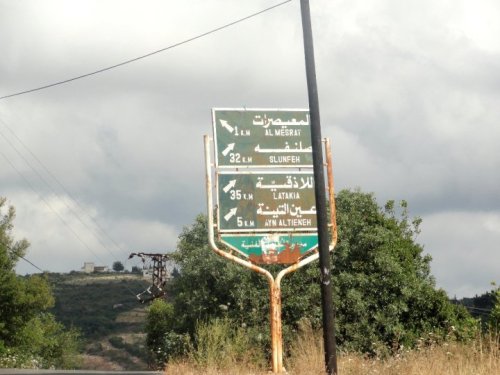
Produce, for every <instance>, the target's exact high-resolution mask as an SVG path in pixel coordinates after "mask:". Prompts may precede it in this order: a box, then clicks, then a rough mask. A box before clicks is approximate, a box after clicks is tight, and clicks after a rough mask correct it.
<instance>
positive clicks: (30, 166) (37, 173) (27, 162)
mask: <svg viewBox="0 0 500 375" xmlns="http://www.w3.org/2000/svg"><path fill="white" fill-rule="evenodd" d="M0 122H2V123H3V124H4V125H5V126H6V127H7V129H9V130H10V132H11V133H12V134H13V135H14V136H15V137H16V139H17V140H18V141H19V142H20V143H21V144H22V145H23V146H24V147H25V148H26V149H27V150H28V151H29V152H30V154H31V155H32V156H33V157H34V158H35V159H36V160H37V161H38V162H39V163H40V164H41V165H42V166H43V167H44V168H45V171H46V172H48V173H49V175H50V176H51V177H52V178H53V179H55V180H56V181H57V182H58V184H59V186H61V187H62V188H63V190H64V192H65V193H66V194H67V195H68V197H69V198H70V199H71V200H72V201H73V202H74V203H75V205H76V206H78V208H80V210H81V211H82V212H84V210H83V208H82V207H81V206H80V204H79V203H78V202H77V201H76V199H74V198H73V197H72V196H71V194H69V192H68V191H67V189H65V188H64V186H63V185H62V184H61V183H60V182H59V180H57V179H56V177H55V176H54V175H53V174H52V173H50V171H48V169H47V168H46V167H45V166H44V165H43V163H42V162H41V161H40V159H39V158H37V157H36V156H35V155H34V154H33V153H32V152H31V151H30V150H29V149H28V148H27V146H26V145H25V144H24V143H23V142H21V140H20V139H19V138H18V137H17V136H16V135H15V133H14V132H13V131H12V130H11V129H10V127H9V126H7V124H6V123H5V121H3V120H2V119H1V118H0ZM0 136H1V137H2V138H3V139H4V140H5V141H6V142H7V143H8V144H9V146H10V147H11V148H12V149H13V150H14V151H15V152H16V153H17V154H18V155H19V157H21V159H23V160H24V162H25V163H26V165H28V167H29V168H31V170H32V171H33V172H35V174H36V175H37V176H38V178H39V179H40V180H41V181H42V182H43V183H44V184H45V186H47V187H48V188H49V190H51V191H52V192H53V193H54V195H55V196H56V197H57V198H59V199H61V202H62V203H63V204H64V205H65V206H66V208H67V209H68V210H69V212H71V213H72V214H73V216H74V217H75V218H76V219H77V220H78V221H79V222H80V223H81V224H82V225H83V226H84V227H85V228H87V230H88V231H89V232H91V233H92V234H94V236H95V237H96V239H97V240H98V241H99V243H100V244H101V245H102V247H103V248H104V249H105V250H106V251H107V252H108V253H109V254H110V255H111V256H112V257H113V258H115V260H119V259H118V258H117V257H116V256H115V254H113V252H111V250H109V249H108V247H107V246H106V244H105V243H104V242H103V241H102V239H101V237H100V236H98V235H96V233H94V231H93V230H92V228H90V227H89V226H88V224H87V223H86V222H85V221H84V220H82V218H81V217H80V215H78V213H77V212H76V211H75V210H74V209H73V208H72V207H71V206H70V205H69V204H68V203H66V201H65V200H64V199H62V198H61V197H60V195H59V194H58V193H57V192H56V191H55V189H54V188H53V187H52V185H50V184H49V182H48V181H47V179H46V178H45V177H44V176H43V175H42V174H41V173H40V172H39V171H38V170H37V169H36V168H35V167H34V166H33V164H32V163H31V162H30V161H29V160H28V159H26V158H25V157H24V155H23V154H22V153H21V152H20V151H19V149H18V148H17V147H16V146H15V145H14V144H13V143H12V142H11V141H10V140H9V139H8V138H7V137H6V136H5V134H4V133H3V132H2V131H0ZM87 216H88V217H90V218H91V219H92V220H93V221H94V223H95V224H97V222H96V221H95V220H94V219H93V218H92V217H91V216H90V215H88V214H87ZM97 227H98V228H99V229H100V231H101V232H102V233H104V235H105V236H106V237H107V238H108V239H110V237H109V236H108V235H107V233H106V232H105V231H104V230H103V229H102V228H101V227H100V226H99V225H98V224H97ZM110 240H111V241H112V242H113V244H114V245H115V246H117V248H118V249H119V250H122V249H121V248H120V247H119V246H118V244H116V242H115V241H113V240H112V239H110Z"/></svg>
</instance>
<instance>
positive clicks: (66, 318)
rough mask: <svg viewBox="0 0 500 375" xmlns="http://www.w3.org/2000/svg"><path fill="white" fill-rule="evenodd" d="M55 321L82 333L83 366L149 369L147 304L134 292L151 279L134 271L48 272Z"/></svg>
mask: <svg viewBox="0 0 500 375" xmlns="http://www.w3.org/2000/svg"><path fill="white" fill-rule="evenodd" d="M49 280H50V283H51V284H52V288H53V292H54V296H55V299H56V304H55V306H54V308H53V309H52V312H53V313H54V314H55V316H56V318H57V320H58V321H60V322H61V323H63V324H64V325H65V326H67V327H75V328H77V329H79V330H80V331H81V333H82V338H83V343H84V356H83V363H82V366H81V367H82V368H85V369H96V370H97V369H98V370H120V369H126V370H145V369H147V362H146V352H145V346H144V340H145V335H144V333H143V327H144V321H145V317H146V308H147V306H146V305H142V304H140V303H139V302H138V300H137V299H136V297H135V295H136V294H137V293H139V292H142V291H143V290H144V289H145V288H146V287H147V286H148V285H149V284H148V281H147V280H145V279H143V278H142V277H141V276H140V275H136V274H116V273H107V274H82V273H71V274H50V275H49Z"/></svg>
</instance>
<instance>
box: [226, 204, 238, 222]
mask: <svg viewBox="0 0 500 375" xmlns="http://www.w3.org/2000/svg"><path fill="white" fill-rule="evenodd" d="M236 211H238V207H235V208H231V209H230V210H229V212H228V213H227V214H226V215H225V216H224V220H226V221H229V219H231V218H232V217H233V216H234V215H236Z"/></svg>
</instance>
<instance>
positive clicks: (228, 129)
mask: <svg viewBox="0 0 500 375" xmlns="http://www.w3.org/2000/svg"><path fill="white" fill-rule="evenodd" d="M219 121H220V124H221V125H222V127H223V128H225V129H226V130H227V131H228V132H229V133H233V131H234V128H233V127H232V126H231V125H229V123H228V122H227V121H226V120H219Z"/></svg>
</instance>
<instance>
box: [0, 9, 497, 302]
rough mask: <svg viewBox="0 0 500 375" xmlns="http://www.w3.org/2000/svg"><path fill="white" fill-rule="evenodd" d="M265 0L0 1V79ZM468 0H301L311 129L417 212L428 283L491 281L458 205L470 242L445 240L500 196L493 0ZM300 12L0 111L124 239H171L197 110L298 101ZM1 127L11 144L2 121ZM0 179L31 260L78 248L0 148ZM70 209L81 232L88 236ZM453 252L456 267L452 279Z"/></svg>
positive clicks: (199, 205) (193, 166)
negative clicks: (312, 67)
mask: <svg viewBox="0 0 500 375" xmlns="http://www.w3.org/2000/svg"><path fill="white" fill-rule="evenodd" d="M270 4H271V3H270V2H268V1H239V2H237V3H236V2H232V1H227V0H213V1H205V2H200V1H195V0H189V1H185V2H182V4H178V5H176V6H172V5H171V4H168V5H167V4H166V3H164V2H162V1H152V2H149V3H148V6H144V4H142V3H140V2H133V1H107V2H104V3H103V2H100V1H85V2H71V6H70V4H69V3H68V2H64V1H58V0H49V1H45V2H43V4H41V3H39V2H36V1H26V2H15V3H14V2H8V1H2V0H0V45H2V56H3V57H2V59H1V60H0V82H1V85H0V86H1V87H0V91H1V92H0V95H4V94H8V93H11V92H15V91H19V90H23V89H26V88H30V87H33V86H37V85H43V84H47V83H50V82H53V81H57V80H60V79H66V78H70V77H72V76H75V75H79V74H82V73H86V72H88V71H92V70H95V69H99V68H102V67H105V66H108V65H112V64H115V63H117V62H120V61H123V60H126V59H129V58H131V57H134V56H137V55H141V54H143V53H147V52H150V51H153V50H156V49H158V48H162V47H164V46H167V45H169V44H172V43H175V42H178V41H180V40H183V39H186V38H189V37H191V36H193V35H196V34H199V33H201V32H204V31H206V30H208V29H210V28H213V27H216V26H219V25H221V24H223V23H226V22H230V21H233V20H234V19H236V18H239V17H242V16H244V15H246V14H249V13H251V12H253V11H256V10H259V9H261V8H264V7H266V6H269V5H270ZM471 4H472V3H471V2H470V1H467V0H463V1H460V2H459V3H458V4H457V2H456V1H451V0H440V1H423V2H422V1H407V2H398V1H394V0H377V1H373V2H370V3H369V4H367V3H366V2H364V1H340V2H329V1H319V2H313V3H312V4H311V7H312V12H313V27H314V38H315V50H316V62H317V76H318V84H319V94H320V102H321V114H322V124H323V135H324V136H328V137H330V138H332V142H333V153H334V159H335V160H334V162H335V167H334V172H335V178H336V187H337V189H341V188H345V187H356V186H359V187H361V188H362V189H363V190H364V191H373V192H375V194H376V196H377V198H378V200H379V202H381V204H382V203H383V202H384V201H385V200H387V199H396V200H398V199H407V200H408V201H409V203H410V209H411V212H412V213H414V214H416V215H421V216H422V217H423V218H424V227H423V233H422V236H421V238H422V240H423V242H424V243H425V246H426V251H428V252H429V253H431V254H432V255H433V256H434V258H435V261H434V263H433V270H434V272H435V274H436V277H437V280H438V284H439V285H441V286H443V287H445V288H446V290H448V291H449V292H450V293H454V294H455V293H456V294H458V295H459V296H460V295H461V294H464V295H465V294H468V293H469V294H470V293H476V292H477V293H480V292H481V291H484V290H487V289H488V288H489V282H490V281H492V280H490V279H491V278H492V277H493V278H494V277H495V275H494V273H495V270H494V269H490V271H489V273H481V272H479V271H478V270H480V269H482V268H483V267H484V262H483V261H482V260H481V259H484V257H489V259H490V261H489V264H499V263H500V258H499V255H498V254H496V253H495V252H493V251H492V249H493V247H492V246H493V245H492V244H493V242H494V241H495V240H496V237H495V236H496V235H494V234H491V231H490V232H488V230H489V229H487V226H485V225H474V223H473V222H472V223H469V221H468V220H469V219H467V220H466V221H467V222H468V223H469V224H470V227H471V228H473V229H474V230H473V233H474V235H475V236H476V237H475V238H477V241H476V243H475V244H474V246H475V248H476V249H477V250H476V253H477V255H478V256H477V257H468V256H467V254H468V247H464V246H461V245H460V244H461V243H467V241H469V239H463V241H461V242H459V243H458V244H457V243H456V241H457V240H456V239H457V238H461V237H460V236H461V235H462V232H459V233H457V232H456V228H457V221H458V222H461V221H462V220H465V219H464V218H469V217H470V218H473V217H474V218H478V220H479V219H481V220H483V219H484V218H485V217H490V216H488V215H493V216H492V217H497V216H495V215H498V212H500V207H499V202H500V201H499V200H498V197H497V196H498V188H497V187H498V186H500V177H499V174H498V170H499V167H500V157H499V154H498V152H497V148H498V144H499V143H500V130H499V129H500V128H499V127H498V126H497V119H498V118H499V115H500V113H499V111H500V105H498V104H499V103H498V100H499V82H500V73H499V72H500V69H498V68H499V67H498V61H499V59H498V57H499V56H498V55H499V53H500V49H499V48H498V45H500V44H499V43H498V35H500V30H498V29H499V26H497V25H496V23H495V22H490V23H488V22H480V21H481V20H482V19H491V18H493V19H494V18H495V17H494V16H495V15H498V14H500V7H499V6H498V5H497V4H496V3H495V2H492V1H486V0H485V1H484V2H481V3H480V4H476V3H474V7H471ZM299 14H300V10H299V4H298V2H292V3H290V4H288V5H286V6H283V7H280V8H278V9H275V10H273V11H272V12H269V13H267V14H265V15H263V16H260V17H258V18H255V19H253V20H251V21H248V22H246V23H242V24H240V25H237V26H236V27H233V28H231V29H228V30H225V31H222V32H220V33H217V34H214V35H211V36H208V37H206V38H204V39H200V40H197V41H194V42H192V43H190V44H187V45H184V46H181V47H178V48H176V49H173V50H171V51H168V52H165V53H162V54H159V55H156V56H154V57H152V58H150V59H147V60H142V61H140V62H137V63H135V64H131V65H128V66H123V67H120V68H118V69H115V70H113V71H109V72H107V73H104V74H101V75H97V76H93V77H89V78H87V79H84V80H80V81H75V82H73V83H70V84H67V85H64V86H58V87H54V88H51V89H48V90H45V91H43V92H37V93H32V94H28V95H25V96H20V97H16V98H11V99H7V100H3V101H0V118H1V119H2V120H3V121H5V122H6V123H7V124H8V125H9V127H11V128H12V129H13V130H14V131H15V133H16V134H17V136H18V137H19V138H21V139H22V140H23V142H24V143H25V144H26V145H27V146H28V147H29V148H30V150H31V151H32V152H33V153H34V154H36V155H37V157H38V158H39V159H40V160H42V161H43V162H44V164H45V165H46V166H47V167H48V168H49V169H50V171H51V172H52V173H53V174H54V175H56V176H57V178H58V179H59V180H60V181H61V182H62V183H63V184H64V185H65V186H66V187H67V189H68V191H69V192H70V193H71V195H72V196H74V197H75V198H76V199H77V200H78V201H79V202H80V203H81V205H82V206H84V207H85V208H86V209H88V210H90V211H91V212H92V215H93V217H94V219H95V220H96V221H98V222H99V223H102V225H103V226H104V227H105V228H106V231H107V232H108V233H109V234H110V236H112V238H113V239H115V241H116V242H118V243H120V244H121V245H123V248H124V249H133V250H138V249H139V248H141V247H144V248H158V249H160V248H172V247H173V246H174V245H175V237H176V236H177V234H178V233H179V231H180V230H181V228H182V227H183V226H185V225H188V224H190V223H191V222H192V220H193V219H194V217H195V216H196V215H197V214H198V213H200V212H204V211H205V209H206V208H205V206H206V204H205V192H204V161H203V146H202V136H203V134H207V133H208V134H210V133H211V114H210V108H211V107H248V108H251V107H274V108H276V107H283V108H304V107H307V93H306V81H305V74H304V73H305V70H304V58H303V51H302V35H301V33H302V31H301V25H300V18H299ZM496 31H498V32H496ZM0 131H2V133H5V134H6V135H7V136H9V137H10V138H9V139H10V141H11V142H14V143H15V139H14V138H13V137H12V136H11V135H9V132H8V130H7V129H6V128H5V127H4V125H3V124H2V123H1V122H0ZM18 146H19V145H18ZM0 147H1V149H2V152H5V153H6V154H7V155H8V157H9V159H10V160H11V161H12V162H13V163H15V165H16V167H17V168H19V170H20V171H21V172H22V173H23V175H25V176H26V177H27V178H29V179H30V181H32V184H33V185H34V186H35V187H36V189H37V190H38V191H39V192H40V193H41V194H42V196H46V197H50V202H52V203H53V204H54V205H55V206H56V207H55V208H59V209H61V210H62V211H61V212H62V213H64V215H67V214H68V212H66V211H67V207H66V208H65V206H64V205H62V207H61V206H60V204H61V202H62V201H65V200H66V199H67V197H66V193H65V192H63V191H61V189H60V188H58V187H57V186H56V185H54V187H55V189H56V191H57V192H58V194H59V197H54V196H53V194H52V193H51V191H50V190H48V189H47V188H46V187H45V186H44V184H43V183H42V182H40V181H39V180H38V178H37V176H36V174H35V173H34V172H33V171H31V170H30V168H29V167H27V166H26V165H25V164H24V162H23V161H22V160H21V159H20V158H19V157H18V156H17V155H16V153H15V152H14V151H13V150H12V149H11V148H10V146H9V145H8V144H7V143H6V142H5V141H4V140H3V139H2V138H1V137H0ZM19 147H20V146H19ZM23 152H24V154H25V155H26V157H27V158H30V160H31V161H32V163H33V164H34V165H36V166H37V169H38V170H39V171H40V172H43V170H42V169H41V167H40V166H39V165H37V163H36V161H35V160H32V159H31V156H30V155H29V154H28V153H26V151H23ZM46 178H47V179H48V180H49V181H50V177H49V176H46ZM51 194H52V195H51ZM0 195H6V196H7V197H8V198H9V199H10V200H11V202H12V203H13V204H14V205H15V206H16V207H17V209H18V213H19V219H18V222H17V223H16V227H17V228H18V232H19V234H20V235H23V236H26V237H27V238H28V239H30V240H31V241H32V243H33V245H32V249H31V253H30V254H31V255H32V256H33V259H34V260H38V261H40V262H43V261H44V260H45V259H46V257H47V256H50V258H53V259H54V263H53V267H54V269H57V270H64V269H71V268H76V267H80V266H81V264H82V263H83V261H85V260H87V261H89V260H92V259H90V258H93V257H94V256H93V255H92V254H90V253H89V252H88V250H86V249H85V246H83V245H82V244H81V243H80V242H79V241H78V240H75V238H74V236H73V235H72V234H71V233H70V232H68V230H67V229H66V228H65V227H64V226H62V224H61V223H59V222H58V219H57V218H54V217H51V216H54V214H53V212H52V211H53V210H51V209H48V208H47V207H46V206H45V204H44V203H43V202H42V201H41V200H40V199H39V198H37V197H36V195H35V194H34V193H33V192H32V191H31V190H30V189H29V187H27V186H26V185H25V184H24V182H23V180H22V179H21V178H20V177H19V176H18V175H17V173H16V172H15V171H12V170H11V167H10V166H9V164H8V163H7V162H5V161H4V160H3V159H2V158H0ZM70 203H71V202H70ZM71 204H72V203H71ZM82 215H83V214H82ZM467 215H469V216H467ZM68 220H69V219H68ZM72 220H73V221H71V224H72V225H74V226H75V231H77V232H78V234H79V235H80V236H81V237H82V238H83V239H84V241H87V242H88V246H89V247H91V248H92V249H94V248H95V249H100V248H102V246H101V245H100V244H99V241H97V239H96V238H95V236H94V235H93V234H92V232H90V231H88V230H87V229H86V228H85V227H81V224H80V225H79V223H78V220H76V222H74V219H72ZM426 223H428V224H426ZM488 225H490V227H491V226H493V227H495V228H496V227H497V225H498V222H497V221H495V220H493V221H490V224H488ZM134 226H136V227H137V231H134V230H133V228H134ZM441 228H442V230H441ZM162 231H164V235H162ZM144 233H151V234H152V235H151V236H146V235H144ZM495 233H496V232H495ZM458 245H460V246H458ZM68 247H71V248H72V250H71V251H69V252H68V251H67V248H68ZM451 247H453V248H454V250H453V251H452V250H450V249H451ZM79 248H82V249H81V250H79V251H76V249H79ZM80 251H81V252H80ZM96 251H101V250H96ZM102 251H103V252H102V254H101V253H98V255H99V254H100V255H101V256H100V257H102V258H103V261H105V262H108V263H110V262H112V261H113V259H112V257H110V255H109V254H108V253H107V252H106V251H105V250H104V249H102ZM122 253H124V252H122ZM122 253H120V256H122V255H123V254H122ZM77 254H79V255H78V256H77ZM44 255H45V258H44ZM476 258H477V259H476ZM450 259H453V260H454V262H450V263H447V260H450ZM460 259H462V260H463V263H461V262H462V261H460V262H459V261H458V260H460ZM464 263H467V265H468V267H469V268H470V272H468V273H467V279H463V278H461V277H460V275H463V272H464V268H463V266H461V264H464ZM43 267H46V266H45V265H43ZM47 267H48V266H47ZM20 271H21V272H26V271H29V269H28V266H26V265H20ZM496 277H498V276H496Z"/></svg>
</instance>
